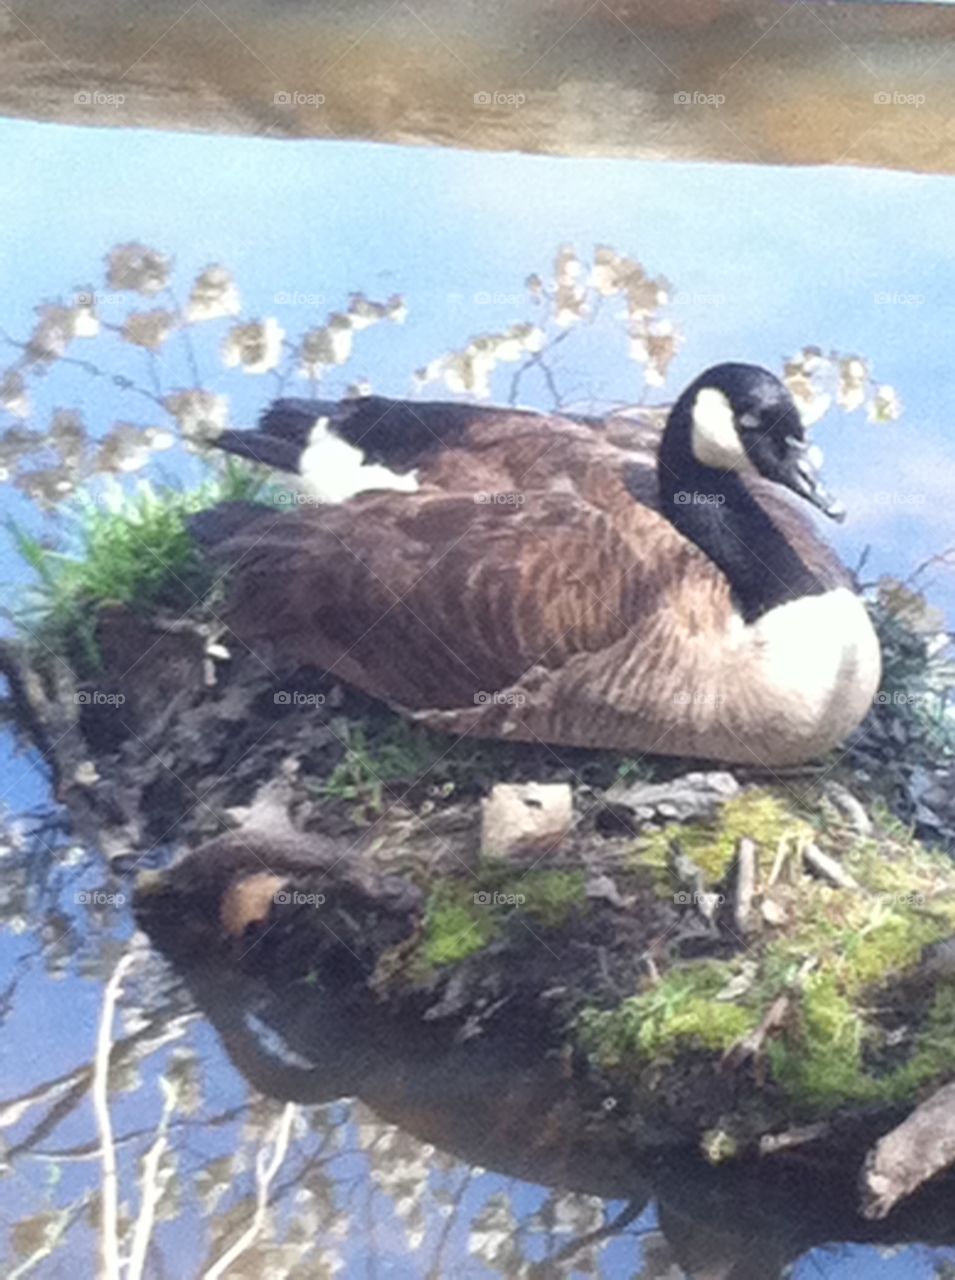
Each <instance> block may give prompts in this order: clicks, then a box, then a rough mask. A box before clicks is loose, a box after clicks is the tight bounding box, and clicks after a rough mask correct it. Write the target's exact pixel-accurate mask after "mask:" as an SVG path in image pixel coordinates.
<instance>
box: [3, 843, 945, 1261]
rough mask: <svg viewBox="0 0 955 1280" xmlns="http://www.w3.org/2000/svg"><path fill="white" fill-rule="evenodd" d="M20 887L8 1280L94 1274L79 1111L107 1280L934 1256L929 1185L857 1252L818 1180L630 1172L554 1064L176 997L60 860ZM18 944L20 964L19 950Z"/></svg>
mask: <svg viewBox="0 0 955 1280" xmlns="http://www.w3.org/2000/svg"><path fill="white" fill-rule="evenodd" d="M21 855H22V856H21ZM40 865H41V864H40V862H39V860H37V861H35V862H33V863H31V862H30V861H29V858H28V856H27V854H26V849H25V847H24V848H23V849H21V850H19V851H18V850H10V851H9V854H8V857H7V858H6V859H5V881H4V884H5V897H4V905H3V907H2V912H3V919H4V923H5V924H6V926H7V928H6V930H5V931H4V932H3V933H0V950H2V954H3V958H4V959H6V960H8V961H9V962H10V965H11V969H10V971H11V972H12V973H13V974H14V977H13V979H12V981H11V982H10V984H9V986H8V987H7V988H6V990H5V991H4V992H3V1001H2V1007H0V1016H2V1018H3V1020H4V1032H5V1037H4V1047H3V1064H4V1067H3V1073H4V1083H3V1087H2V1099H0V1133H2V1136H3V1140H4V1163H3V1174H4V1182H5V1186H4V1195H3V1204H4V1215H5V1219H6V1221H5V1228H6V1244H5V1258H4V1266H5V1273H6V1274H7V1275H11V1276H15V1277H20V1276H25V1275H28V1274H29V1275H36V1276H40V1277H43V1276H59V1275H65V1274H73V1273H74V1270H79V1272H80V1273H81V1274H92V1273H93V1271H94V1270H95V1267H96V1263H95V1259H96V1258H97V1256H99V1255H100V1252H101V1249H102V1240H103V1205H104V1203H105V1202H108V1201H109V1179H108V1177H106V1178H104V1165H103V1159H102V1151H103V1145H104V1144H103V1132H104V1129H103V1124H104V1108H103V1107H101V1108H100V1110H99V1111H97V1109H96V1106H95V1103H96V1099H97V1095H98V1093H99V1091H100V1087H101V1086H102V1095H101V1101H102V1102H103V1103H105V1104H108V1123H109V1126H110V1130H111V1139H112V1144H111V1145H112V1149H113V1150H114V1152H115V1159H116V1174H117V1186H118V1193H117V1197H116V1201H117V1214H118V1221H117V1227H116V1233H117V1239H118V1241H119V1250H118V1256H119V1273H120V1274H121V1275H123V1276H124V1277H126V1276H133V1277H135V1276H137V1275H143V1276H164V1275H174V1276H181V1277H191V1276H200V1275H207V1276H212V1277H215V1276H229V1277H246V1276H248V1277H254V1278H255V1280H261V1278H262V1277H263V1276H282V1277H324V1276H330V1275H333V1274H335V1273H340V1274H343V1275H348V1276H351V1275H358V1276H386V1275H387V1276H389V1277H395V1276H398V1277H405V1276H408V1277H412V1276H413V1277H418V1276H422V1277H434V1278H435V1280H437V1278H438V1277H443V1276H445V1275H455V1276H458V1275H463V1276H474V1277H482V1276H493V1275H503V1276H524V1277H528V1278H529V1280H532V1278H537V1277H549V1276H554V1277H558V1276H571V1275H584V1274H590V1275H600V1276H608V1277H616V1276H635V1277H647V1278H650V1277H667V1280H679V1278H680V1277H681V1276H689V1277H694V1280H772V1278H773V1277H776V1276H780V1275H782V1274H783V1272H784V1269H785V1268H786V1266H787V1265H788V1264H790V1263H792V1262H793V1261H794V1260H796V1259H799V1258H800V1257H801V1256H803V1255H805V1254H806V1252H807V1250H812V1249H813V1248H814V1246H820V1245H826V1244H828V1243H829V1242H832V1241H849V1240H855V1241H859V1242H864V1241H869V1242H877V1241H885V1242H895V1243H898V1242H903V1241H906V1240H919V1241H923V1242H934V1243H937V1244H942V1243H943V1242H945V1241H947V1240H951V1239H952V1238H953V1236H955V1220H953V1213H952V1210H951V1187H950V1186H949V1187H948V1188H939V1189H938V1191H937V1192H936V1193H935V1194H934V1195H931V1196H928V1197H923V1198H922V1200H921V1201H920V1202H919V1203H918V1205H917V1207H916V1208H908V1209H903V1210H901V1211H900V1212H898V1213H897V1214H895V1215H893V1217H892V1218H891V1219H890V1220H889V1222H888V1223H883V1224H879V1225H874V1224H865V1223H861V1222H859V1221H858V1220H857V1219H856V1218H855V1217H854V1215H853V1213H852V1209H851V1206H850V1205H849V1204H848V1203H847V1202H846V1199H845V1195H844V1192H837V1191H836V1189H835V1187H836V1183H835V1181H833V1182H832V1183H830V1182H829V1181H828V1180H827V1178H826V1177H825V1171H824V1170H819V1169H814V1168H806V1169H804V1170H800V1169H799V1168H798V1167H796V1168H790V1169H789V1171H788V1172H787V1173H786V1174H785V1176H783V1175H780V1176H779V1177H777V1178H775V1179H773V1180H770V1179H768V1178H767V1177H766V1174H765V1172H761V1173H760V1174H759V1175H754V1174H753V1173H750V1172H748V1171H745V1170H744V1171H740V1172H738V1173H736V1174H733V1175H731V1174H730V1173H729V1172H727V1171H713V1170H711V1169H709V1168H708V1167H706V1166H704V1165H701V1164H700V1163H699V1162H698V1161H695V1160H693V1159H692V1158H690V1157H687V1158H686V1159H683V1160H680V1161H677V1160H674V1158H673V1157H672V1155H670V1156H668V1157H667V1158H666V1159H663V1158H661V1159H659V1160H657V1161H644V1162H643V1163H642V1164H641V1165H640V1166H639V1167H637V1165H636V1164H635V1161H634V1158H633V1156H632V1155H631V1153H629V1152H628V1151H627V1150H626V1149H625V1148H624V1146H623V1145H622V1143H621V1141H620V1139H619V1137H612V1136H611V1135H612V1134H613V1133H614V1128H613V1126H612V1125H610V1124H607V1125H604V1124H602V1123H601V1120H600V1118H599V1116H598V1117H595V1116H594V1114H593V1113H592V1111H590V1110H588V1108H587V1106H586V1100H585V1099H584V1098H582V1097H581V1096H580V1094H579V1092H578V1087H577V1085H576V1084H575V1082H574V1079H573V1076H572V1074H571V1072H570V1071H569V1069H568V1066H567V1064H566V1063H564V1062H563V1061H559V1060H546V1061H544V1062H540V1061H539V1060H538V1057H537V1055H536V1054H535V1052H534V1045H533V1043H532V1042H530V1041H527V1042H525V1041H522V1040H521V1038H520V1037H513V1036H512V1037H510V1038H508V1040H507V1042H503V1041H497V1042H495V1041H487V1040H476V1041H471V1042H468V1043H464V1044H460V1045H457V1046H452V1047H450V1048H449V1047H448V1046H447V1045H446V1043H445V1042H443V1041H442V1040H441V1039H440V1037H439V1036H438V1034H437V1033H436V1032H435V1031H434V1030H433V1029H432V1028H429V1027H427V1026H422V1027H419V1028H417V1029H413V1030H408V1029H401V1028H397V1027H388V1026H385V1025H383V1024H382V1022H381V1020H380V1018H375V1017H373V1016H368V1015H367V1014H366V1013H364V1012H362V1011H360V1010H356V1009H355V1007H354V1006H352V1007H350V1008H348V1009H342V1008H340V1007H336V1004H335V1002H334V1001H333V1000H332V999H331V998H330V997H329V996H328V995H327V994H326V993H323V992H322V991H320V990H319V989H317V987H314V986H302V985H299V986H298V987H295V988H285V989H279V988H278V987H277V986H275V985H272V986H270V985H268V984H266V982H265V981H264V980H262V979H252V978H250V977H248V976H244V975H241V974H239V973H238V972H236V970H235V968H234V967H232V966H227V965H225V964H222V963H220V962H218V961H217V960H216V959H215V958H214V957H212V956H207V957H206V958H205V959H204V960H203V962H202V963H201V964H199V965H197V966H196V967H194V968H192V969H190V970H188V971H186V970H183V971H181V972H180V973H178V974H177V973H175V972H173V971H172V970H170V969H169V968H167V967H166V966H165V964H164V963H163V962H162V961H160V959H159V958H158V956H157V955H156V953H155V952H154V951H153V950H152V949H151V948H150V947H149V945H148V943H147V942H146V941H145V940H144V939H143V938H142V937H141V936H140V937H139V938H134V939H130V937H129V931H128V908H127V907H126V906H125V905H124V904H120V903H119V901H118V895H120V894H121V892H122V888H123V886H117V885H115V884H113V885H111V886H110V885H105V886H104V885H101V884H98V883H97V882H96V880H95V879H94V878H93V876H92V873H91V871H90V869H89V868H90V862H89V861H87V860H86V859H85V858H82V857H80V856H79V853H78V854H77V856H75V857H74V858H73V859H72V860H71V859H66V860H65V862H61V861H59V860H49V861H48V863H47V866H46V867H45V868H44V873H45V874H44V875H40V876H38V875H37V871H38V868H39V867H40ZM54 867H55V868H56V870H55V871H54V870H53V868H54ZM110 894H112V896H113V898H114V901H113V902H112V903H109V902H107V901H105V899H106V898H107V897H108V896H109V895H110ZM37 918H39V919H41V920H42V921H43V923H42V925H41V929H40V936H39V938H37V937H36V936H31V935H30V934H28V933H27V932H23V931H21V930H22V927H23V925H24V923H25V922H26V921H28V920H31V919H37ZM118 966H123V967H124V968H125V969H126V972H125V976H124V975H123V974H122V973H121V972H120V969H119V968H118ZM51 978H54V979H57V981H54V982H52V983H51V981H50V979H51ZM120 979H121V981H120ZM41 989H42V999H40V998H38V993H40V991H41ZM104 989H105V991H106V995H105V997H104ZM110 994H112V995H115V997H116V1009H115V1013H114V1014H113V1016H112V1017H111V1018H109V1017H107V1018H106V1019H105V1020H104V1019H103V1008H104V1004H108V1001H109V997H110ZM200 1015H201V1016H200ZM97 1041H99V1047H100V1054H99V1057H97ZM39 1044H42V1045H43V1046H44V1052H43V1054H42V1056H41V1055H39V1054H38V1053H37V1051H36V1046H37V1045H39ZM104 1046H105V1048H108V1049H109V1073H108V1092H107V1091H106V1088H105V1085H106V1083H107V1079H106V1076H105V1075H104V1074H103V1066H104V1063H105V1056H104V1054H103V1052H102V1050H103V1048H104ZM223 1049H224V1050H225V1054H226V1055H227V1057H226V1058H224V1057H223V1054H222V1050H223ZM230 1063H231V1066H230ZM233 1067H234V1068H237V1070H233V1069H232V1068H233ZM98 1073H99V1078H98ZM856 1252H859V1251H858V1250H853V1249H852V1248H851V1247H849V1246H846V1245H839V1246H838V1247H835V1248H827V1249H823V1250H819V1249H817V1250H816V1251H815V1252H814V1253H812V1254H811V1255H810V1256H809V1257H808V1258H804V1260H803V1261H802V1262H801V1263H798V1264H797V1268H796V1271H795V1272H794V1274H796V1275H798V1276H802V1275H807V1276H808V1275H819V1274H821V1275H829V1276H834V1277H838V1276H846V1277H848V1276H850V1275H852V1274H862V1273H863V1272H860V1271H858V1270H853V1269H852V1267H851V1266H850V1264H849V1262H848V1261H847V1259H849V1258H851V1257H852V1256H854V1254H855V1253H856ZM861 1255H862V1257H863V1258H864V1259H865V1260H866V1263H865V1266H866V1269H865V1271H864V1274H866V1275H872V1276H877V1275H879V1274H882V1272H881V1271H880V1270H879V1267H880V1265H881V1264H880V1263H879V1261H878V1258H877V1256H876V1255H875V1253H874V1252H873V1250H872V1249H871V1248H863V1249H862V1250H861ZM948 1255H949V1251H948V1250H942V1249H935V1250H928V1249H924V1250H912V1249H908V1250H906V1251H905V1253H904V1257H905V1259H906V1260H907V1267H908V1269H907V1270H904V1271H894V1272H893V1271H891V1270H890V1271H886V1272H885V1273H884V1274H886V1275H891V1274H896V1275H914V1274H924V1275H927V1276H931V1275H934V1274H939V1275H940V1274H942V1272H941V1271H939V1270H938V1269H937V1267H938V1266H941V1264H942V1260H943V1258H945V1257H946V1256H948ZM68 1260H69V1261H68ZM916 1263H918V1269H917V1270H913V1269H912V1268H913V1267H914V1266H915V1265H916ZM886 1265H888V1264H886Z"/></svg>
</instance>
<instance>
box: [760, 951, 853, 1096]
mask: <svg viewBox="0 0 955 1280" xmlns="http://www.w3.org/2000/svg"><path fill="white" fill-rule="evenodd" d="M797 1008H798V1014H797V1017H796V1019H795V1023H796V1025H795V1026H794V1027H788V1028H787V1029H786V1031H785V1033H784V1034H783V1035H782V1036H780V1037H778V1038H777V1039H774V1040H772V1041H770V1043H769V1046H768V1054H769V1062H770V1065H771V1068H772V1073H773V1079H774V1080H775V1081H776V1082H777V1084H779V1085H781V1087H782V1088H783V1090H784V1091H785V1093H786V1094H787V1095H788V1096H789V1097H790V1098H791V1099H792V1100H794V1101H798V1102H801V1103H803V1104H822V1105H823V1106H825V1105H827V1104H829V1103H836V1102H839V1101H845V1100H848V1099H853V1098H864V1097H871V1096H873V1095H874V1093H875V1092H876V1086H875V1082H874V1081H872V1080H870V1079H869V1078H868V1077H866V1075H865V1073H864V1072H863V1069H862V1047H863V1041H864V1038H865V1024H864V1022H863V1019H862V1016H861V1014H860V1013H859V1011H858V1010H857V1009H856V1008H854V1006H853V1004H852V1002H851V1000H849V998H848V997H847V996H846V995H845V994H844V993H843V992H842V991H841V990H840V989H839V984H838V982H837V981H836V979H835V977H834V976H833V975H832V974H831V973H818V974H813V975H811V976H810V977H809V979H808V980H807V981H806V984H805V987H804V989H803V991H802V994H801V997H800V998H799V1000H798V1004H797Z"/></svg>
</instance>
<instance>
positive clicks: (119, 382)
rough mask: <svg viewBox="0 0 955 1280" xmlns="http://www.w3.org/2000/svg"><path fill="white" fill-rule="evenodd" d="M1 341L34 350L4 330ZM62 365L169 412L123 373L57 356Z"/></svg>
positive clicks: (21, 349) (159, 401) (1, 333)
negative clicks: (107, 370)
mask: <svg viewBox="0 0 955 1280" xmlns="http://www.w3.org/2000/svg"><path fill="white" fill-rule="evenodd" d="M0 341H3V342H5V343H6V344H7V346H8V347H16V348H17V350H18V351H22V352H24V353H25V354H29V352H30V351H31V350H32V348H31V346H30V344H29V342H19V341H18V340H17V339H16V338H11V337H10V335H9V334H8V333H7V332H6V331H5V330H4V329H0ZM56 358H57V361H58V363H60V364H71V365H74V366H75V367H76V368H77V369H82V370H83V372H84V373H88V374H89V375H90V377H93V378H108V379H109V381H110V382H112V384H113V385H114V386H116V387H119V389H120V391H131V392H133V394H134V395H137V396H144V397H145V398H146V399H147V400H151V401H152V403H153V404H158V405H159V407H160V409H162V410H163V411H164V412H168V410H167V409H166V406H165V404H164V402H163V400H162V397H161V396H156V395H154V394H153V393H152V392H151V391H147V390H146V388H145V387H141V386H139V384H138V383H135V382H133V380H132V378H127V377H126V376H125V374H122V373H107V372H106V370H105V369H101V368H100V367H99V365H95V364H93V362H92V360H83V359H81V358H80V357H79V356H66V355H64V356H57V357H56Z"/></svg>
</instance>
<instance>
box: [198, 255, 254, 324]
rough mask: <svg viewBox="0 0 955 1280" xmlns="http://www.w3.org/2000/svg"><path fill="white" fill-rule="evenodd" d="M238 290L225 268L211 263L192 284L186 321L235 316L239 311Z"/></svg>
mask: <svg viewBox="0 0 955 1280" xmlns="http://www.w3.org/2000/svg"><path fill="white" fill-rule="evenodd" d="M241 306H242V303H241V300H240V298H239V290H238V288H237V287H236V284H235V282H234V281H233V279H232V276H231V275H230V274H229V272H228V271H227V270H226V268H225V267H220V266H219V265H218V264H216V263H213V264H211V265H210V266H208V267H206V268H205V270H204V271H202V272H201V273H200V274H199V275H198V276H197V277H196V279H195V281H194V282H193V286H192V289H191V291H190V293H189V301H188V303H187V304H186V320H187V321H188V322H189V323H190V324H194V323H195V322H196V321H201V320H218V319H219V318H220V317H221V316H237V315H238V314H239V311H240V310H241Z"/></svg>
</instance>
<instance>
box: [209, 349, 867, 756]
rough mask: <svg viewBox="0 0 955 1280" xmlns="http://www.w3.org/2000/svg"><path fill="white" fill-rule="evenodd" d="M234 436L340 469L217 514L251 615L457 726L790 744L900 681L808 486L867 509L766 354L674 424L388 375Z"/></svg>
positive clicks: (239, 624) (228, 444) (836, 512)
mask: <svg viewBox="0 0 955 1280" xmlns="http://www.w3.org/2000/svg"><path fill="white" fill-rule="evenodd" d="M217 444H218V445H219V446H221V447H222V448H224V449H226V450H228V451H230V452H233V453H238V454H241V455H243V456H245V457H248V458H253V459H256V460H258V461H261V462H264V463H266V464H268V465H271V466H277V467H280V468H285V469H287V470H296V469H298V468H299V466H301V471H302V474H303V475H304V476H305V478H306V481H307V480H308V479H309V478H311V482H312V484H313V486H315V485H317V487H318V489H319V491H320V492H321V493H322V501H321V502H316V501H315V500H314V499H312V501H311V503H310V504H309V503H308V502H307V501H306V502H304V503H302V504H298V503H296V505H295V509H294V510H288V511H284V512H281V513H279V514H276V513H275V512H274V511H263V510H262V509H261V508H260V509H258V512H257V514H254V515H252V516H251V517H250V518H246V515H247V513H236V512H234V513H233V517H236V516H240V517H241V518H240V519H236V518H232V519H229V518H226V516H225V514H224V513H222V514H217V513H212V514H211V517H210V518H206V519H200V521H199V525H198V528H197V536H198V537H199V538H200V540H201V541H205V542H206V544H207V545H209V546H210V547H214V548H215V553H216V555H217V556H218V558H220V560H221V562H222V563H223V565H229V566H232V567H233V573H232V579H231V583H232V585H231V602H230V608H229V621H230V625H231V626H232V628H233V630H234V631H235V632H236V633H237V634H238V635H239V637H240V638H241V639H242V640H243V641H244V642H245V643H246V644H247V645H248V646H249V647H250V648H252V649H253V650H255V649H256V648H257V647H259V646H261V645H263V644H265V643H267V644H268V645H269V646H270V648H269V652H270V653H271V654H273V655H274V660H276V661H281V662H282V663H283V664H284V665H285V666H287V665H288V663H289V662H294V663H300V664H308V665H313V666H317V667H321V668H324V669H327V670H328V671H330V672H332V673H333V674H334V675H336V676H338V677H339V678H340V679H342V680H343V681H345V682H346V683H348V684H351V685H354V686H356V687H358V688H359V689H362V690H364V691H365V692H367V693H369V694H372V695H374V696H376V697H378V698H381V699H383V700H384V701H385V702H387V703H389V704H391V705H392V706H394V707H396V708H397V709H399V710H401V711H404V712H405V713H406V714H409V715H412V716H413V718H415V719H417V720H418V721H420V722H423V723H424V724H426V725H428V726H431V727H433V728H435V729H440V730H443V731H445V732H447V733H450V734H464V733H473V734H478V735H480V736H485V737H488V736H489V737H509V738H514V739H522V740H529V741H534V740H539V741H543V742H547V743H563V744H567V745H573V746H584V747H608V748H617V749H623V750H626V751H628V752H634V751H638V752H647V753H654V754H662V755H671V756H672V755H677V756H690V757H697V758H700V757H702V758H711V759H716V760H724V761H732V762H746V763H751V764H760V765H764V766H772V765H786V764H796V763H800V762H803V761H805V760H807V759H810V758H812V757H814V756H816V755H818V754H820V753H822V752H824V751H826V750H828V749H829V748H831V747H834V746H835V745H837V744H838V743H839V742H841V741H842V740H843V739H844V738H845V737H846V735H847V734H848V733H849V732H850V731H851V730H852V729H854V728H855V727H856V726H857V725H858V724H859V722H860V721H861V720H862V718H863V716H864V715H865V713H866V711H867V709H868V707H869V705H870V703H871V701H872V698H873V695H874V694H875V691H876V689H877V687H878V683H879V677H880V655H879V645H878V641H877V639H876V636H875V633H874V631H873V628H872V625H871V623H870V621H869V618H868V615H867V613H866V610H865V607H864V606H863V604H862V602H861V600H860V599H859V598H858V596H857V595H856V594H855V592H854V590H853V589H852V585H851V581H850V578H849V575H848V573H847V572H846V570H845V569H844V568H843V566H842V565H841V564H840V563H839V560H838V558H837V557H836V555H835V554H834V552H833V551H832V550H831V549H830V548H829V547H828V546H827V545H826V544H825V543H824V542H823V541H822V540H821V539H820V538H819V537H818V535H817V534H816V532H815V530H814V528H813V527H812V525H811V523H810V522H809V521H808V519H807V518H806V516H805V515H804V514H803V512H801V511H799V510H798V509H796V505H795V504H794V503H793V502H792V500H791V499H790V498H789V497H788V495H785V494H784V493H783V492H782V488H783V487H785V488H787V489H790V490H792V491H793V492H794V493H796V494H798V495H800V496H801V497H803V498H805V499H807V500H808V501H809V502H810V503H812V504H813V505H814V506H816V507H818V508H820V509H821V510H822V511H824V512H825V513H826V514H827V515H829V516H831V517H833V518H836V519H841V518H842V515H843V512H842V510H841V508H839V507H838V505H837V504H836V503H835V502H834V501H833V500H832V499H831V498H830V497H829V495H828V494H827V493H826V492H825V490H824V489H823V487H822V485H821V483H820V481H819V479H818V476H817V465H818V460H817V457H816V456H815V455H816V453H817V451H816V450H815V449H814V448H810V446H809V445H808V442H807V440H806V431H805V427H804V425H803V423H802V421H801V419H800V416H799V413H798V410H797V408H796V406H795V403H794V401H793V400H792V398H791V396H790V394H789V392H788V391H787V390H786V388H785V387H784V386H783V384H782V383H781V382H780V381H779V380H778V379H777V378H776V377H774V376H773V375H772V374H771V373H769V372H767V371H766V370H765V369H761V368H758V367H756V366H754V365H747V364H721V365H717V366H715V367H714V368H712V369H709V370H708V371H707V372H705V373H703V374H702V375H700V376H699V377H698V378H696V380H695V381H694V382H693V383H691V385H690V386H688V387H687V388H686V390H685V391H684V392H683V393H682V394H681V395H680V397H679V399H678V400H677V401H676V403H675V405H674V406H673V408H672V409H671V410H670V412H669V415H668V417H667V420H666V425H665V429H664V430H663V434H662V438H661V437H660V435H659V431H656V430H653V429H651V428H650V427H648V426H647V425H646V424H643V425H642V426H641V425H640V424H635V423H633V422H629V421H627V420H624V419H620V418H617V419H608V420H607V421H606V422H602V421H599V420H596V419H583V418H572V417H562V416H553V415H546V414H540V413H532V412H526V411H517V410H512V409H505V408H488V407H479V406H475V405H468V404H442V403H436V402H407V401H401V400H386V399H383V398H380V397H377V396H369V397H363V398H360V399H353V400H344V401H341V402H333V401H320V400H279V401H277V402H275V404H273V405H272V406H271V408H270V409H269V410H268V411H267V412H266V413H265V414H264V416H263V418H262V421H261V423H260V426H259V429H258V430H257V431H226V432H224V433H223V434H222V435H221V436H220V437H219V438H218V440H217ZM363 481H364V483H362V482H363ZM356 487H358V488H363V489H365V490H366V491H365V492H361V493H358V494H357V495H355V496H349V494H351V493H353V491H354V489H355V488H356ZM369 490H370V491H369ZM395 490H398V491H397V492H396V491H395ZM335 504H337V505H335ZM259 651H260V652H262V653H264V652H265V650H264V649H261V648H260V650H259Z"/></svg>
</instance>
